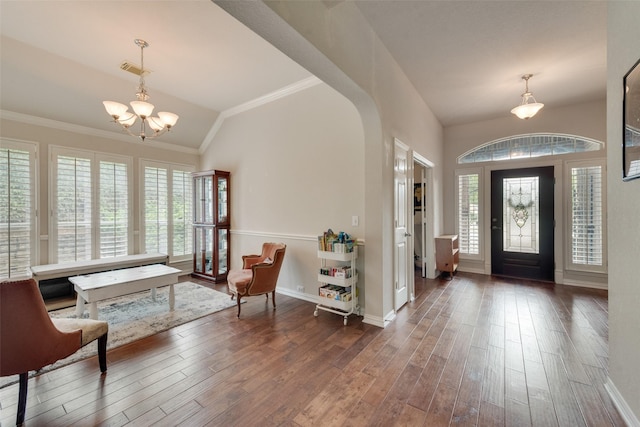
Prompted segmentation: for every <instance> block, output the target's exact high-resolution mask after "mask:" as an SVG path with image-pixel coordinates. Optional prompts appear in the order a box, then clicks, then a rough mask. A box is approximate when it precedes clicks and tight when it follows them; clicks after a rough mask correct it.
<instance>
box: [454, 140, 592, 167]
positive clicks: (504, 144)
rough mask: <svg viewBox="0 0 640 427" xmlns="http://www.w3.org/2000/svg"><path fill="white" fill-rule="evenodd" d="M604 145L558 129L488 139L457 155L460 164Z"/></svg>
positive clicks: (549, 154) (533, 155)
mask: <svg viewBox="0 0 640 427" xmlns="http://www.w3.org/2000/svg"><path fill="white" fill-rule="evenodd" d="M603 149H604V143H602V142H600V141H596V140H595V139H590V138H585V137H582V136H575V135H565V134H558V133H530V134H525V135H514V136H509V137H507V138H501V139H496V140H495V141H490V142H487V143H486V144H482V145H480V146H479V147H476V148H474V149H473V150H470V151H467V152H466V153H464V154H462V155H461V156H460V157H458V164H465V163H480V162H495V161H501V160H514V159H528V158H533V157H542V156H555V155H558V154H569V153H584V152H587V151H599V150H603Z"/></svg>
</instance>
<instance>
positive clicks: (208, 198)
mask: <svg viewBox="0 0 640 427" xmlns="http://www.w3.org/2000/svg"><path fill="white" fill-rule="evenodd" d="M202 187H203V188H202V192H203V193H202V201H203V205H204V206H203V209H204V218H203V221H202V222H205V223H207V224H211V223H212V222H213V177H211V176H205V177H202Z"/></svg>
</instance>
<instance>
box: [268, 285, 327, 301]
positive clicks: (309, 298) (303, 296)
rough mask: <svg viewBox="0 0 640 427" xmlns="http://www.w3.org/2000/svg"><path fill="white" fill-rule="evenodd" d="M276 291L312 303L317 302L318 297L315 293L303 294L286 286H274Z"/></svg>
mask: <svg viewBox="0 0 640 427" xmlns="http://www.w3.org/2000/svg"><path fill="white" fill-rule="evenodd" d="M276 293H278V294H282V295H286V296H288V297H291V298H296V299H301V300H303V301H308V302H312V303H317V302H318V298H317V297H316V296H315V295H310V294H305V293H304V292H298V291H292V290H291V289H287V288H276Z"/></svg>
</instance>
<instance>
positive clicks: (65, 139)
mask: <svg viewBox="0 0 640 427" xmlns="http://www.w3.org/2000/svg"><path fill="white" fill-rule="evenodd" d="M43 123H44V124H43V125H34V124H28V123H24V122H18V121H11V120H2V121H1V122H0V125H1V127H0V129H1V131H0V136H1V137H3V138H9V139H15V140H20V141H26V142H32V143H36V144H37V146H38V160H37V161H38V196H37V197H38V200H37V206H38V212H40V213H41V214H40V215H39V218H38V235H39V236H40V242H39V246H40V251H39V260H38V262H37V264H40V265H42V264H48V263H49V240H48V234H49V216H48V215H43V214H42V213H47V212H50V211H51V209H50V206H49V194H48V190H49V146H51V145H57V146H62V147H67V148H76V149H82V150H88V151H94V152H101V153H110V154H119V155H125V156H131V157H132V158H133V178H134V181H133V182H134V183H136V185H134V186H133V191H134V194H133V208H134V212H135V213H136V214H135V215H134V218H133V228H134V233H136V234H135V238H134V240H135V243H134V253H139V249H140V242H139V240H138V231H139V226H140V217H139V215H138V213H139V212H140V206H139V201H140V197H139V186H138V185H137V183H138V182H139V175H138V168H139V160H140V159H149V160H156V161H164V162H170V163H178V164H184V165H191V166H194V167H197V166H198V160H199V156H198V155H197V154H195V153H194V154H192V153H185V152H180V151H174V150H167V149H164V148H162V147H161V146H159V145H157V144H154V143H153V142H147V143H144V144H142V143H139V142H137V140H136V139H135V138H133V137H131V139H130V140H127V141H123V140H121V139H109V138H106V137H103V136H95V135H91V134H87V133H81V132H82V129H81V128H77V129H78V130H77V131H74V130H73V129H74V127H73V126H71V125H69V126H68V128H69V130H61V129H58V128H55V127H54V128H52V127H48V126H46V122H43ZM181 268H189V266H184V267H183V266H181Z"/></svg>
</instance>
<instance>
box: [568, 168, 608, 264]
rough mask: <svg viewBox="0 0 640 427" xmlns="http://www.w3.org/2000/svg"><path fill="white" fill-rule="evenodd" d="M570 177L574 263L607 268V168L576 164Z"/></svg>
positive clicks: (572, 253)
mask: <svg viewBox="0 0 640 427" xmlns="http://www.w3.org/2000/svg"><path fill="white" fill-rule="evenodd" d="M570 179H571V200H570V203H571V207H570V222H571V224H570V233H571V264H572V265H573V267H574V268H577V269H583V268H584V267H604V266H605V255H604V253H605V252H604V245H605V235H604V216H603V213H604V184H603V180H604V177H603V167H602V166H601V165H585V166H572V167H570ZM596 269H597V268H596Z"/></svg>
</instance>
